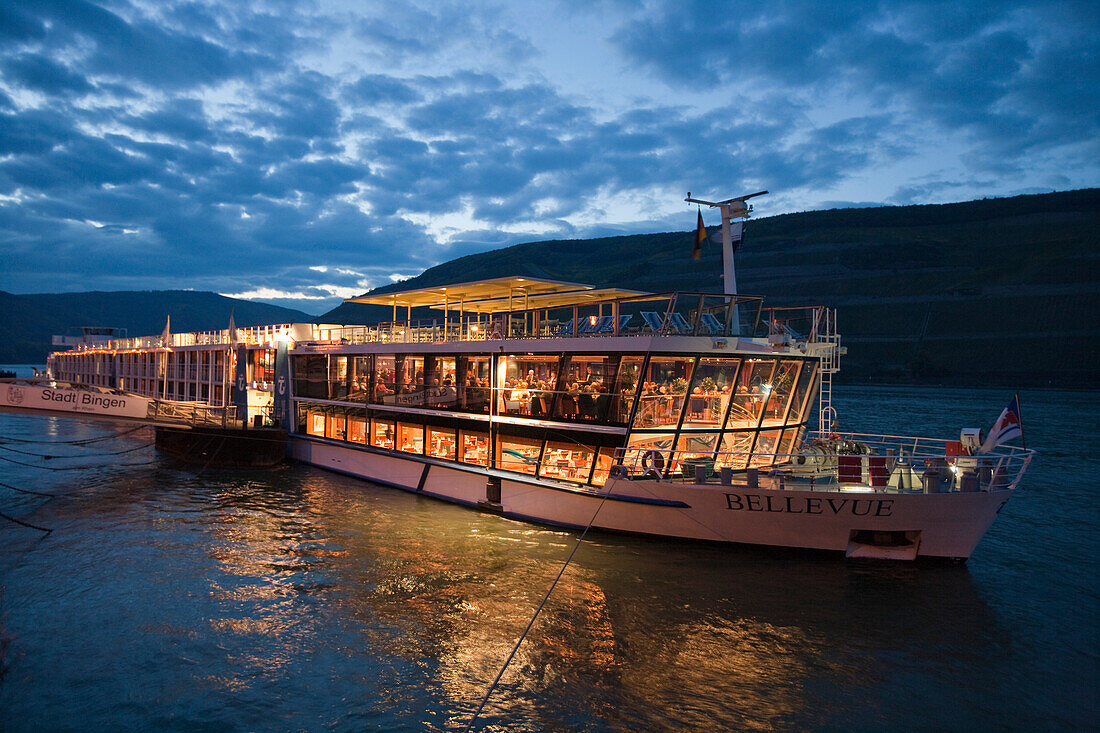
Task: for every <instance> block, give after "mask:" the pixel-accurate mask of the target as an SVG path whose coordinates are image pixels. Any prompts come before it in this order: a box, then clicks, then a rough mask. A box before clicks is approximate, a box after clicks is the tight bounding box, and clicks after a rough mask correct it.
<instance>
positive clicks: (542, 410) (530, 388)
mask: <svg viewBox="0 0 1100 733" xmlns="http://www.w3.org/2000/svg"><path fill="white" fill-rule="evenodd" d="M558 361H559V359H558V357H557V356H546V355H544V354H538V355H524V354H519V355H514V356H506V357H504V358H503V359H501V360H500V365H499V366H498V367H497V370H498V372H497V376H498V378H499V380H500V382H499V384H498V386H499V387H500V388H501V389H500V390H499V393H500V402H499V405H500V411H501V412H502V413H503V414H507V415H533V416H536V417H541V416H546V415H548V414H549V411H550V403H551V399H552V397H553V393H554V391H555V390H556V389H557V380H558Z"/></svg>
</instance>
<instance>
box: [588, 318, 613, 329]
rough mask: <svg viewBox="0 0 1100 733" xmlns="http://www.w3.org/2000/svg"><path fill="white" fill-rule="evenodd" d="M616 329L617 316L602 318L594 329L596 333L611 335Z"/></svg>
mask: <svg viewBox="0 0 1100 733" xmlns="http://www.w3.org/2000/svg"><path fill="white" fill-rule="evenodd" d="M614 328H615V316H602V317H601V318H600V321H599V323H597V324H596V327H595V328H594V329H593V331H594V332H595V333H611V331H612V330H614Z"/></svg>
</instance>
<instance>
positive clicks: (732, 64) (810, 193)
mask: <svg viewBox="0 0 1100 733" xmlns="http://www.w3.org/2000/svg"><path fill="white" fill-rule="evenodd" d="M1098 90H1100V3H1096V2H1048V1H1044V0H1023V1H1021V2H993V1H991V2H966V1H965V0H963V1H959V0H948V1H947V2H889V1H884V2H801V1H799V0H791V1H786V0H780V1H779V2H767V3H763V2H752V3H749V2H703V1H698V2H692V1H691V0H647V1H646V2H625V1H620V0H585V1H583V2H556V1H555V0H543V1H542V2H507V1H504V2H476V1H473V2H471V1H469V0H463V1H461V2H449V1H448V0H437V1H433V2H423V3H403V2H387V1H383V2H371V1H368V0H356V1H346V2H342V1H339V0H332V1H320V0H318V1H316V2H292V1H291V0H269V1H268V2H248V3H245V2H234V1H232V0H230V1H227V0H213V1H211V2H174V1H170V0H166V1H163V2H160V1H158V2H153V1H150V2H145V1H143V0H133V1H130V0H103V1H101V2H86V1H85V0H0V264H2V268H0V289H3V290H7V291H10V292H17V293H30V292H59V291H76V290H149V289H168V288H179V289H195V290H212V291H216V292H221V293H225V294H228V295H234V296H237V297H246V298H254V299H260V300H265V301H268V302H275V303H280V304H284V305H290V306H292V307H297V308H300V309H302V310H306V311H308V312H313V313H319V312H322V311H324V310H327V309H328V308H330V307H332V306H334V305H336V304H337V303H338V302H339V300H340V298H342V297H348V296H351V295H355V294H358V293H362V292H364V291H366V290H368V289H369V288H371V287H375V286H377V285H381V284H385V283H388V282H391V281H393V280H394V279H400V278H403V277H408V276H410V275H413V274H416V273H418V272H419V271H421V270H422V269H424V268H425V267H429V266H431V265H433V264H435V263H438V262H441V261H444V260H449V259H452V258H455V257H458V256H461V255H464V254H469V253H472V252H479V251H484V250H487V249H494V248H497V247H500V246H504V245H508V244H514V243H518V242H524V241H534V240H539V239H560V238H579V237H593V236H602V235H609V234H624V233H636V232H659V231H677V230H679V231H687V230H690V229H692V228H693V227H694V213H695V212H694V209H690V208H688V207H687V205H686V204H684V202H683V200H682V199H683V198H684V195H685V193H686V192H687V191H689V190H690V191H692V192H693V193H694V194H695V195H697V196H702V197H714V198H725V197H729V196H733V195H736V194H741V193H749V192H752V191H756V190H760V189H765V188H766V189H769V190H770V191H772V194H771V195H769V196H767V197H763V198H761V199H757V200H756V201H757V202H758V203H757V204H756V208H757V213H758V214H777V213H783V212H790V211H803V210H809V209H819V208H828V207H837V206H850V205H874V204H909V203H935V202H947V201H960V200H968V199H973V198H980V197H984V196H1004V195H1011V194H1017V193H1033V192H1043V191H1052V190H1066V189H1073V188H1081V187H1087V186H1095V185H1097V184H1098V183H1100V175H1098V173H1100V135H1098V130H1100V99H1098V96H1100V93H1098ZM708 223H710V224H716V223H717V219H716V217H714V216H713V215H711V217H710V219H708Z"/></svg>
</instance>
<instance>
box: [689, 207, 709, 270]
mask: <svg viewBox="0 0 1100 733" xmlns="http://www.w3.org/2000/svg"><path fill="white" fill-rule="evenodd" d="M706 239H707V227H706V225H705V224H703V210H702V209H699V223H698V224H697V225H696V226H695V245H694V246H693V247H692V248H691V259H693V260H697V259H699V256H700V255H701V254H703V242H705V241H706Z"/></svg>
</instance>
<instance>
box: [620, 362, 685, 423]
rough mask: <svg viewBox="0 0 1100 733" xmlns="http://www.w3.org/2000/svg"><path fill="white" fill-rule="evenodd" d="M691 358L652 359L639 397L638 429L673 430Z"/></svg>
mask: <svg viewBox="0 0 1100 733" xmlns="http://www.w3.org/2000/svg"><path fill="white" fill-rule="evenodd" d="M694 362H695V360H694V359H692V358H684V357H675V356H653V357H650V359H649V367H648V369H647V372H646V374H645V380H644V381H643V382H642V391H641V394H640V395H639V396H638V399H639V402H638V414H637V417H635V419H634V424H635V425H636V426H638V427H643V428H644V427H650V428H659V427H675V426H676V425H677V423H679V421H680V410H681V409H682V408H683V406H684V396H685V395H686V393H687V387H688V380H689V379H691V371H692V366H693V365H694Z"/></svg>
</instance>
